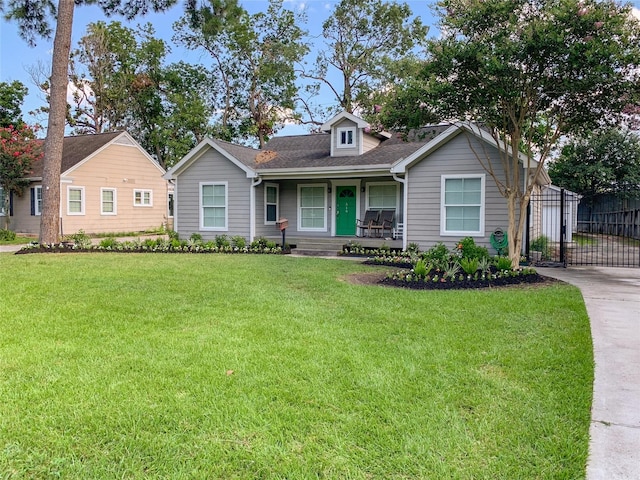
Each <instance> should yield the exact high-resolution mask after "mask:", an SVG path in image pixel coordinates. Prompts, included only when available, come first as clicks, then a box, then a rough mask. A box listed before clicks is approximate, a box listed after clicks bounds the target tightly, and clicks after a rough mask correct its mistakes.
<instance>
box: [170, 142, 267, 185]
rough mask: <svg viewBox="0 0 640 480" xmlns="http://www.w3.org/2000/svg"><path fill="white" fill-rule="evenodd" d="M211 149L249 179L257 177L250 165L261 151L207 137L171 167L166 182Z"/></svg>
mask: <svg viewBox="0 0 640 480" xmlns="http://www.w3.org/2000/svg"><path fill="white" fill-rule="evenodd" d="M209 149H214V150H215V151H217V152H219V153H220V154H221V155H222V156H223V157H225V158H226V159H227V160H229V161H230V162H231V163H233V164H234V165H236V166H237V167H238V168H240V169H241V170H243V171H244V172H245V173H246V175H247V178H253V177H256V176H257V174H256V172H255V171H254V170H253V169H252V168H251V166H250V165H251V164H252V163H254V161H255V158H256V154H257V152H259V150H256V149H255V148H250V147H245V146H242V145H236V144H234V143H230V142H225V141H223V140H215V139H213V138H208V137H207V138H205V139H204V140H202V141H201V142H200V143H199V144H198V145H196V146H195V147H193V149H191V151H190V152H189V153H187V154H186V155H185V156H184V158H183V159H182V160H180V161H179V162H178V163H176V164H175V165H174V166H173V167H171V168H170V169H169V170H168V171H167V173H166V174H165V175H164V178H165V179H166V180H171V179H173V178H175V177H177V176H178V175H180V174H181V173H182V172H183V171H184V170H185V169H187V168H188V167H189V166H190V165H191V164H192V163H193V162H195V161H196V160H197V159H198V158H200V157H201V156H202V155H204V153H205V152H207V151H208V150H209Z"/></svg>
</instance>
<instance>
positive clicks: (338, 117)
mask: <svg viewBox="0 0 640 480" xmlns="http://www.w3.org/2000/svg"><path fill="white" fill-rule="evenodd" d="M345 118H346V119H347V120H351V121H352V122H354V123H355V124H356V126H357V127H358V128H366V127H368V126H369V122H367V121H366V120H363V119H362V118H360V117H356V116H355V115H354V114H352V113H349V112H347V111H346V110H343V111H342V112H340V113H339V114H337V115H336V116H335V117H333V118H331V119H329V120H327V121H326V122H324V123H323V124H322V126H321V127H320V130H322V131H323V132H329V131H331V127H333V126H334V125H335V124H336V123H338V122H340V121H341V120H343V119H345Z"/></svg>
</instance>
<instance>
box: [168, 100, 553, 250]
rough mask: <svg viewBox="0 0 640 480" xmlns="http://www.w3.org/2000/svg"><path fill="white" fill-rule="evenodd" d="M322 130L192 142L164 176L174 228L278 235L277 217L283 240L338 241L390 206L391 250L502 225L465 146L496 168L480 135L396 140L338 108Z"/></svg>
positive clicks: (502, 205)
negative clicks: (259, 145) (370, 213)
mask: <svg viewBox="0 0 640 480" xmlns="http://www.w3.org/2000/svg"><path fill="white" fill-rule="evenodd" d="M322 130H323V131H324V132H326V133H323V134H309V135H300V136H291V137H275V138H273V139H271V140H270V141H269V142H268V143H267V145H266V147H265V149H264V150H262V151H260V150H255V149H252V148H248V147H243V146H238V145H234V144H231V143H227V142H223V141H220V140H213V139H205V140H204V141H202V142H201V143H200V144H199V145H198V146H196V147H195V148H194V149H193V150H192V151H191V152H190V153H189V154H187V155H186V156H185V157H184V158H183V159H182V160H181V161H180V162H179V163H178V164H176V165H175V166H174V167H173V168H171V169H170V170H169V171H168V172H167V174H166V175H165V178H166V179H169V180H173V181H174V182H175V229H176V231H177V232H178V233H179V234H180V235H181V236H182V237H189V236H190V235H191V234H193V233H198V234H200V235H202V237H203V238H205V239H212V238H215V236H217V235H228V236H235V235H239V236H242V237H245V238H246V239H249V240H250V241H251V240H253V239H254V238H256V237H259V236H265V237H273V238H278V228H277V223H276V222H277V221H278V220H279V219H280V218H286V219H287V220H288V229H287V238H288V239H291V240H290V243H294V242H295V243H302V242H304V241H305V240H307V241H309V240H313V239H317V238H332V237H338V238H339V239H342V240H345V241H346V240H347V239H349V238H351V239H355V237H356V234H361V233H365V232H361V231H357V230H356V220H357V219H363V218H364V216H365V212H366V211H367V210H373V209H376V210H382V209H385V210H393V211H394V212H395V215H394V220H393V221H394V226H393V230H392V232H391V234H389V233H386V234H385V236H386V237H391V236H393V237H395V239H393V238H386V239H381V240H378V243H379V244H382V243H383V242H385V243H386V244H387V245H389V246H394V247H395V246H398V247H403V248H406V247H407V245H408V244H409V243H417V244H418V245H419V246H420V248H422V249H427V248H429V247H431V246H433V245H434V244H435V243H437V242H440V241H442V242H445V243H446V244H449V246H450V245H451V244H452V243H454V242H456V241H457V240H459V239H461V238H463V237H466V236H471V237H474V238H475V240H476V242H477V243H478V244H481V245H485V246H490V240H489V237H490V235H491V233H492V232H493V231H494V230H496V229H497V228H501V229H503V230H505V231H506V230H507V225H508V216H507V206H506V200H505V199H504V198H503V197H502V196H500V194H499V192H498V190H497V188H496V186H495V184H494V181H493V179H492V178H491V177H490V176H489V175H488V174H487V173H486V171H485V170H484V169H483V168H482V166H481V165H480V163H479V161H478V159H477V158H476V155H475V153H474V150H473V149H475V150H476V151H477V152H479V153H480V154H481V155H485V154H486V153H489V154H490V156H491V158H492V163H493V166H494V169H498V166H499V165H501V162H500V158H499V156H498V153H499V152H498V150H497V147H496V143H495V141H494V140H493V139H492V138H491V137H490V135H488V134H487V133H486V132H481V131H479V130H478V129H472V128H470V127H468V126H464V125H438V126H434V127H429V128H425V129H424V130H423V132H422V134H423V135H420V136H419V137H418V138H417V139H416V140H415V141H411V142H405V141H403V140H402V139H400V138H399V137H398V136H397V135H391V134H389V133H387V132H372V131H371V130H370V125H369V124H368V123H367V122H365V121H364V120H362V119H360V118H358V117H356V116H354V115H351V114H349V113H346V112H342V113H340V114H338V115H337V116H335V117H334V118H333V119H331V120H330V121H328V122H327V123H325V124H324V125H323V126H322ZM523 161H524V158H523ZM532 167H533V166H532ZM500 168H501V167H500ZM525 175H526V172H525V169H524V168H523V171H522V177H521V178H523V179H524V178H525ZM547 180H548V179H547V178H545V181H547Z"/></svg>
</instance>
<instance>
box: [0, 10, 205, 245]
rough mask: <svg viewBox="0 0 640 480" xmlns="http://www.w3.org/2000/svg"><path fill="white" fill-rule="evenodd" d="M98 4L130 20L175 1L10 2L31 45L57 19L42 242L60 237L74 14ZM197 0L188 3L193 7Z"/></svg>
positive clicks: (12, 15)
mask: <svg viewBox="0 0 640 480" xmlns="http://www.w3.org/2000/svg"><path fill="white" fill-rule="evenodd" d="M82 3H85V4H92V3H98V4H99V5H100V6H101V8H102V10H103V11H104V13H105V14H107V15H110V14H121V15H124V16H125V17H126V18H128V19H133V18H135V16H136V15H138V14H144V13H147V12H148V11H149V10H154V11H162V10H165V9H167V8H168V7H170V6H171V5H173V4H174V3H175V0H129V1H123V0H111V1H108V2H97V1H96V0H85V1H84V2H83V1H82V0H75V1H69V0H59V2H58V8H57V9H56V7H55V5H54V3H53V1H52V0H9V1H8V2H7V7H6V9H4V5H2V6H3V9H4V11H5V12H6V13H5V18H7V19H9V20H14V21H15V22H17V23H18V26H19V29H20V35H21V36H22V37H23V38H24V39H26V40H27V42H29V43H30V44H32V45H33V44H35V42H36V38H38V37H45V38H49V37H50V36H51V33H52V32H53V29H52V27H51V25H50V21H51V20H52V19H55V25H56V28H55V35H54V42H53V55H52V66H51V89H50V109H49V119H48V126H47V137H46V139H45V144H44V172H43V179H42V182H43V192H42V193H43V196H42V200H43V209H42V215H41V217H40V241H41V242H43V243H48V244H51V243H56V242H57V241H58V239H59V236H60V219H59V211H60V166H61V164H62V144H63V141H64V128H65V120H66V115H67V101H66V94H67V85H68V75H67V74H68V64H69V52H70V50H71V32H72V28H73V13H74V7H75V5H76V4H82ZM193 3H194V0H190V2H188V3H187V8H193Z"/></svg>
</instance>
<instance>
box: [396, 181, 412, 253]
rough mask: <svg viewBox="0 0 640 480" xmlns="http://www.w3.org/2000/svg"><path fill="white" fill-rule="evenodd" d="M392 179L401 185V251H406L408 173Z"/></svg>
mask: <svg viewBox="0 0 640 480" xmlns="http://www.w3.org/2000/svg"><path fill="white" fill-rule="evenodd" d="M393 179H394V180H395V181H396V182H398V183H400V184H401V185H402V250H406V249H407V245H408V242H407V227H408V226H409V222H407V211H408V206H409V189H408V188H407V185H408V184H409V172H406V173H405V174H404V178H400V177H398V175H396V174H395V173H394V174H393ZM396 224H397V223H396Z"/></svg>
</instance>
